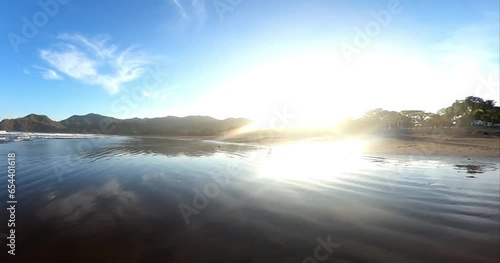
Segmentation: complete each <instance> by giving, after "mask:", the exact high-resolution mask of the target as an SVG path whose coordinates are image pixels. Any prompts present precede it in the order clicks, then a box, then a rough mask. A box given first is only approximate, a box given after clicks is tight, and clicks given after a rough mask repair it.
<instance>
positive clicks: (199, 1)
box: [170, 0, 207, 24]
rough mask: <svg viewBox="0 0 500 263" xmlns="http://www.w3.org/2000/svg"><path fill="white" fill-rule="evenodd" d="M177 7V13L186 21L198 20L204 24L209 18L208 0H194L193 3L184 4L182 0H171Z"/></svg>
mask: <svg viewBox="0 0 500 263" xmlns="http://www.w3.org/2000/svg"><path fill="white" fill-rule="evenodd" d="M170 1H171V2H172V4H173V5H175V7H176V9H177V13H179V15H180V16H181V17H182V19H184V20H185V21H188V22H192V21H196V22H198V23H199V24H203V23H204V22H205V20H206V19H207V11H206V0H192V1H191V5H190V6H189V5H183V1H182V0H170Z"/></svg>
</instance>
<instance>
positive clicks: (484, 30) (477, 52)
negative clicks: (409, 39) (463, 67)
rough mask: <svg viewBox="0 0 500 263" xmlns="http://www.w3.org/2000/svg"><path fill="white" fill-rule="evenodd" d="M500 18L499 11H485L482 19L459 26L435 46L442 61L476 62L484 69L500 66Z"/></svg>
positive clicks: (447, 63) (456, 62) (445, 62)
mask: <svg viewBox="0 0 500 263" xmlns="http://www.w3.org/2000/svg"><path fill="white" fill-rule="evenodd" d="M498 19H499V16H498V12H496V13H485V14H484V18H483V19H482V20H480V21H477V22H475V23H471V24H469V25H466V26H464V27H461V28H458V29H457V30H456V31H455V32H453V33H452V34H451V35H450V36H448V38H446V39H444V40H443V41H442V42H440V43H439V44H437V45H436V46H435V48H436V50H437V54H438V55H439V56H438V58H439V59H440V60H441V61H440V62H441V63H443V64H446V65H457V64H474V65H477V66H478V67H481V68H482V69H483V70H484V69H485V68H486V69H487V70H488V69H489V70H491V68H498V64H499V63H498V59H499V50H498V46H499V39H498V31H499V30H500V28H499V25H498Z"/></svg>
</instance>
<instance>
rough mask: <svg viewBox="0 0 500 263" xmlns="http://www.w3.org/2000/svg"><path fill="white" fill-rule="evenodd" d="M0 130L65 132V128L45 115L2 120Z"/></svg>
mask: <svg viewBox="0 0 500 263" xmlns="http://www.w3.org/2000/svg"><path fill="white" fill-rule="evenodd" d="M0 130H6V131H37V132H61V131H64V130H65V127H64V125H62V124H61V123H59V122H56V121H53V120H51V119H50V118H49V117H47V116H45V115H36V114H30V115H27V116H25V117H22V118H17V119H5V120H2V121H1V122H0Z"/></svg>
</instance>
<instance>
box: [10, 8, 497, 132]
mask: <svg viewBox="0 0 500 263" xmlns="http://www.w3.org/2000/svg"><path fill="white" fill-rule="evenodd" d="M0 5H1V6H0V34H1V35H2V40H1V41H0V57H1V59H2V61H1V64H0V65H1V72H2V77H1V78H0V89H1V93H0V97H1V99H2V104H1V106H0V118H13V117H21V116H25V115H27V114H30V113H39V114H45V115H48V116H49V117H51V118H52V119H54V120H62V119H65V118H67V117H69V116H71V115H73V114H80V115H82V114H87V113H90V112H93V113H99V114H103V115H108V116H114V117H118V118H131V117H158V116H167V115H176V116H186V115H211V116H214V117H217V118H226V117H249V118H253V119H256V120H259V119H260V120H262V119H266V118H268V117H269V115H272V114H274V113H273V112H276V110H279V111H282V110H285V111H291V112H293V113H295V114H296V115H300V116H301V118H302V119H303V120H304V121H305V122H307V121H309V122H310V123H311V124H312V123H318V122H327V121H333V120H335V119H339V118H341V117H343V116H345V115H353V116H356V115H359V114H361V113H362V112H364V111H366V110H369V109H373V108H378V107H382V108H386V109H389V110H404V109H423V110H428V111H433V112H434V111H436V110H438V109H440V108H442V107H445V106H448V105H449V104H451V103H452V102H453V101H454V100H455V99H460V98H463V97H465V96H468V95H475V96H480V97H483V98H487V99H494V100H496V101H498V100H499V99H500V98H499V87H498V72H499V3H498V1H485V0H482V1H481V0H479V1H472V0H471V1H451V0H446V1H431V0H428V1H423V0H422V1H411V0H399V1H397V0H389V1H388V0H383V1H341V0H335V1H327V0H287V1H278V0H271V1H260V0H252V1H250V0H163V1H157V0H147V1H135V0H131V1H118V0H101V1H80V0H59V1H57V0H41V1H39V2H38V1H15V0H6V1H2V2H1V3H0Z"/></svg>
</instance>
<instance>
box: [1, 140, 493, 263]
mask: <svg viewBox="0 0 500 263" xmlns="http://www.w3.org/2000/svg"><path fill="white" fill-rule="evenodd" d="M79 145H80V146H79ZM82 145H85V146H82ZM219 146H221V147H219ZM0 147H1V150H3V151H15V152H16V153H17V155H18V156H19V159H18V163H19V173H18V178H19V181H18V185H19V187H18V188H19V200H22V205H20V206H19V210H18V211H17V212H18V213H19V215H18V218H19V228H20V230H22V231H19V232H20V234H19V237H18V240H17V241H18V244H19V247H20V248H22V250H20V251H21V252H20V253H19V255H18V256H17V257H18V258H19V259H20V260H21V261H23V260H24V261H25V262H40V261H41V262H45V261H47V262H48V261H64V262H89V261H96V258H98V259H99V260H98V261H102V262H303V260H304V259H305V258H308V257H311V256H313V253H314V250H315V248H316V247H317V246H318V241H317V240H318V238H319V237H321V238H323V239H324V238H326V237H327V236H330V237H331V240H332V242H335V243H339V244H341V245H340V247H337V248H336V249H335V250H334V252H333V253H332V254H331V256H330V257H329V260H330V261H331V262H336V261H338V262H409V261H414V262H448V261H454V262H497V261H498V259H499V258H500V255H499V251H498V246H499V245H500V242H499V231H500V227H499V220H500V212H499V208H500V194H499V189H500V188H499V184H500V183H499V182H498V173H497V171H496V170H495V169H497V167H498V164H495V163H493V164H491V163H486V162H485V163H484V165H485V166H482V167H483V169H482V172H483V173H481V176H478V178H476V179H474V180H469V179H467V178H465V177H464V176H463V174H462V175H457V170H456V168H457V167H456V166H455V164H456V163H460V164H462V165H467V164H469V163H461V162H457V161H456V160H451V161H441V160H429V159H428V158H426V157H421V158H414V157H412V158H409V157H406V156H362V155H361V154H360V153H359V152H360V149H361V148H362V144H360V143H359V142H331V143H324V142H307V143H306V142H304V143H296V144H288V145H280V146H275V147H272V148H269V147H260V146H252V145H247V144H222V143H219V142H213V141H181V140H165V139H154V138H112V139H93V140H92V141H78V140H57V141H51V140H45V141H28V142H20V143H14V144H4V145H0ZM75 149H80V150H76V151H75ZM66 156H69V160H70V163H71V164H72V166H71V169H66V170H64V172H63V173H62V174H61V179H62V180H58V179H57V178H56V177H54V176H53V169H52V164H53V162H60V161H63V160H66V158H67V157H66ZM476 165H482V164H481V163H480V164H478V163H476ZM488 165H489V166H488ZM484 167H492V168H491V169H490V168H484ZM493 168H494V169H493ZM4 171H5V169H4V167H3V166H2V174H1V176H0V179H1V181H0V188H1V189H5V188H6V185H5V181H6V180H4V178H5V176H6V175H5V173H4ZM207 186H212V187H213V186H217V187H218V190H217V191H215V190H214V191H213V192H206V189H208V188H207ZM207 193H208V194H207ZM2 198H3V197H2ZM0 201H1V202H2V203H3V204H4V203H5V200H0ZM181 204H184V205H185V206H186V207H189V208H190V209H192V210H190V211H191V212H192V214H191V215H190V217H189V219H190V220H189V223H187V224H186V221H185V218H183V214H182V212H181V211H180V208H179V207H180V205H181ZM2 209H3V207H2ZM4 229H5V226H3V225H2V226H1V227H0V233H5V230H4ZM41 239H43V242H40V240H41ZM2 262H3V261H2Z"/></svg>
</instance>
